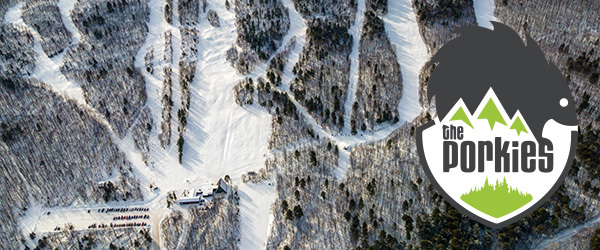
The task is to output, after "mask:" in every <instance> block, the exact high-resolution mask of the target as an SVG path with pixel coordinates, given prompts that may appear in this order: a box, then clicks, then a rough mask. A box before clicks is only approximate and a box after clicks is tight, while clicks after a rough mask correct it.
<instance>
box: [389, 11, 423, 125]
mask: <svg viewBox="0 0 600 250" xmlns="http://www.w3.org/2000/svg"><path fill="white" fill-rule="evenodd" d="M388 4H389V6H388V14H387V15H386V16H385V17H384V18H383V20H384V22H385V29H386V31H387V32H388V35H389V38H390V42H391V43H392V44H393V45H394V47H395V48H396V57H397V58H398V61H399V62H400V70H401V72H402V98H401V100H400V103H399V104H398V112H399V113H400V116H399V118H400V122H399V123H400V124H403V123H405V122H411V121H412V120H413V119H414V118H415V117H417V116H418V115H419V114H420V113H421V111H422V110H423V108H422V107H421V105H420V104H419V73H420V72H421V68H422V67H423V65H425V62H427V60H428V58H429V55H428V54H427V47H426V46H425V43H424V42H423V38H422V37H421V33H419V26H418V24H417V18H416V15H415V12H414V11H413V8H412V3H411V1H408V0H402V1H389V2H388Z"/></svg>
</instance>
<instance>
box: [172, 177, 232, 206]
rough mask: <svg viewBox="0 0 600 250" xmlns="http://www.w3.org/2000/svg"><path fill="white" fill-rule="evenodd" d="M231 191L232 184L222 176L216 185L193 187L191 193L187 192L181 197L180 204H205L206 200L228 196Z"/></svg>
mask: <svg viewBox="0 0 600 250" xmlns="http://www.w3.org/2000/svg"><path fill="white" fill-rule="evenodd" d="M230 193H231V186H229V185H228V184H227V183H226V182H225V180H223V179H222V178H221V179H219V181H218V182H217V185H216V186H206V187H201V188H197V189H192V192H191V193H189V194H186V196H185V197H181V198H179V199H178V202H179V204H180V205H204V203H205V202H211V201H212V199H221V198H226V197H228V196H229V194H230ZM188 195H189V196H188Z"/></svg>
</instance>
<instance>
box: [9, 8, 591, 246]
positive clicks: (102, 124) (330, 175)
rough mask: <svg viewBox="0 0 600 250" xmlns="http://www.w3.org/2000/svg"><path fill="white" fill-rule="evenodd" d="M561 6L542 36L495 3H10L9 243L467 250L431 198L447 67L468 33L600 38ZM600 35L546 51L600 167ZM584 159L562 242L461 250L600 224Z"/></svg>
mask: <svg viewBox="0 0 600 250" xmlns="http://www.w3.org/2000/svg"><path fill="white" fill-rule="evenodd" d="M534 2H536V3H537V1H534ZM529 4H533V3H529ZM540 4H541V5H544V4H542V3H540ZM556 5H557V6H556V7H552V8H548V12H545V11H541V10H537V9H536V8H535V6H529V5H528V4H525V7H527V8H530V9H532V10H531V13H533V14H531V15H527V17H525V18H524V19H523V18H520V17H519V15H520V14H518V13H520V11H519V10H518V9H515V8H518V7H515V3H512V2H510V1H500V2H494V1H491V0H485V1H467V0H457V1H449V0H448V1H446V0H444V1H438V2H436V1H428V0H417V1H408V0H400V1H390V0H326V1H319V0H306V1H305V0H189V1H188V0H107V1H104V0H9V1H2V2H0V14H1V15H2V16H0V31H1V34H0V50H1V51H2V53H0V69H1V71H0V114H1V116H0V123H1V124H0V125H1V126H0V139H1V140H0V155H1V157H0V166H1V170H2V171H0V172H2V177H1V180H2V181H1V182H0V191H2V192H3V193H4V194H7V195H5V196H3V198H1V199H0V200H1V203H0V207H1V208H2V209H1V210H2V212H0V217H2V219H0V222H2V223H0V232H2V234H0V244H1V245H2V246H4V247H5V248H9V249H22V248H29V249H31V248H36V247H39V248H41V249H46V248H47V249H54V248H59V249H62V248H72V247H80V248H84V247H90V248H92V249H107V248H110V249H112V248H125V249H188V248H189V249H215V248H217V249H219V248H223V249H230V248H234V249H265V248H269V249H288V247H289V248H291V249H304V248H308V249H338V248H357V247H365V248H367V247H374V248H385V247H388V248H391V249H399V248H412V247H421V248H427V247H428V246H429V245H428V244H430V243H431V244H434V243H440V244H442V245H444V243H442V242H445V243H446V245H447V244H449V243H448V242H451V241H450V240H447V239H446V237H449V236H448V234H447V233H445V232H441V231H440V230H441V229H440V225H441V224H440V222H439V221H440V218H439V216H453V215H454V213H453V212H452V208H451V207H447V206H446V205H445V204H444V203H443V201H442V199H441V198H440V196H439V195H438V194H437V193H436V192H435V190H433V188H432V187H431V186H430V183H429V181H428V180H427V179H426V177H425V175H424V173H423V171H422V168H421V166H420V163H419V159H418V156H417V155H416V146H415V139H414V131H415V128H416V127H418V126H420V125H421V124H424V123H426V122H427V121H429V120H431V119H439V118H436V114H435V107H433V106H430V103H428V102H427V100H426V98H424V97H425V96H427V95H426V86H427V83H428V77H429V74H430V73H431V71H432V70H433V68H432V66H431V65H428V64H427V61H428V59H429V58H430V56H431V55H432V53H435V51H437V49H439V48H440V47H441V46H442V45H443V44H444V42H445V41H447V40H449V39H452V38H453V36H454V35H452V34H451V31H452V30H453V29H454V28H456V27H460V26H463V25H470V24H479V25H481V26H485V27H491V24H490V23H489V21H495V20H501V21H503V20H506V21H507V22H510V23H511V24H512V25H513V26H520V28H523V27H524V28H523V29H530V30H532V31H533V34H536V35H537V37H536V38H539V37H540V35H539V34H545V33H544V32H546V31H545V30H544V28H540V27H543V25H541V24H539V23H542V22H543V21H544V20H547V19H548V17H547V15H551V16H561V17H562V16H566V17H568V20H572V22H569V23H567V24H564V25H570V26H569V27H570V28H569V30H577V28H576V27H575V26H576V24H574V23H577V25H578V24H579V23H582V20H588V19H587V18H588V17H589V20H597V15H596V14H597V13H593V12H589V13H588V12H585V13H584V14H582V15H583V16H584V17H581V16H575V17H572V16H570V15H557V14H556V13H555V12H558V13H563V14H564V13H565V12H568V13H570V12H571V11H572V9H577V8H580V7H569V6H568V5H561V4H556ZM588 5H590V6H588V7H589V8H588V9H595V8H594V7H597V6H595V5H593V4H591V3H590V4H588ZM572 6H579V5H577V4H572ZM577 10H579V9H577ZM552 11H554V12H552ZM579 12H581V11H579ZM498 13H499V14H500V15H499V16H498V17H496V16H495V15H497V14H498ZM548 13H550V14H548ZM582 13H583V12H582ZM511 18H516V19H515V20H513V19H511ZM519 18H520V19H519ZM594 18H596V19H594ZM530 20H533V21H530ZM590 23H594V24H596V25H595V26H594V25H592V26H593V27H592V26H590V27H591V28H587V29H589V30H592V31H593V30H594V29H595V28H597V26H598V25H597V24H598V23H600V22H590ZM525 24H527V26H526V25H525ZM596 30H597V29H596ZM592 31H589V32H587V33H585V32H584V33H585V34H577V36H576V37H578V39H576V40H568V39H567V38H561V37H560V36H556V34H554V33H552V34H553V35H552V39H549V38H547V37H542V38H543V39H546V40H544V43H543V44H549V45H547V46H543V49H545V50H546V51H545V52H546V53H550V54H551V55H552V57H551V59H552V60H556V61H559V62H560V63H558V65H560V67H561V69H563V70H565V71H566V72H568V75H569V81H574V83H573V84H575V85H573V86H575V87H573V91H574V93H579V94H578V96H577V97H576V98H575V99H576V100H577V102H578V104H577V105H578V107H579V108H578V110H580V116H581V117H582V119H583V120H584V121H589V122H586V123H585V124H584V123H582V124H580V125H581V126H580V127H586V129H585V131H586V133H585V136H583V137H582V138H581V140H582V141H583V142H584V143H586V144H585V145H589V146H588V148H594V147H595V146H594V145H596V144H594V143H595V142H596V141H597V139H598V138H597V132H594V131H595V130H594V128H597V123H596V122H593V121H595V120H597V119H596V116H597V115H595V114H596V113H595V111H594V109H593V107H595V105H594V103H596V101H597V100H596V99H597V96H598V95H597V92H598V91H597V87H596V85H594V84H592V83H589V82H593V81H594V79H595V80H596V81H597V80H598V79H597V78H598V77H597V75H598V73H599V72H597V70H596V68H597V67H595V66H597V61H598V59H597V55H596V54H597V53H598V51H600V50H599V49H596V50H593V49H591V50H584V49H582V48H585V46H591V47H597V46H598V42H597V41H596V40H597V39H596V38H597V34H596V33H593V32H592ZM579 38H581V39H579ZM594 39H596V40H594ZM580 41H582V42H580ZM594 42H595V45H594ZM561 44H562V46H561V47H560V48H559V45H561ZM555 47H556V48H555ZM556 50H559V52H556V53H558V54H555V51H556ZM548 51H549V52H548ZM584 52H585V53H584ZM581 53H583V54H582V55H581V56H580V57H577V56H579V54H581ZM569 59H570V60H569ZM549 60H550V59H549ZM563 61H564V62H563ZM503 101H504V100H503ZM459 106H460V105H459ZM459 106H457V107H459ZM457 109H458V108H457ZM500 110H501V109H500ZM464 111H465V112H466V113H465V115H464V116H463V118H464V117H466V118H464V119H463V121H458V120H455V121H452V122H453V123H461V122H465V123H466V120H468V121H469V122H470V123H471V124H472V125H475V126H481V127H485V126H487V124H488V123H487V122H486V121H485V120H480V119H477V118H476V116H477V115H479V113H481V111H472V112H473V113H470V112H469V111H468V110H464ZM501 113H502V112H501ZM510 115H511V116H509V114H504V113H503V114H502V118H503V119H504V121H505V123H506V128H505V129H507V130H509V131H510V132H513V133H514V132H515V131H516V130H518V133H519V134H517V133H515V135H517V136H522V137H523V138H526V137H527V138H529V137H528V136H532V135H531V133H527V131H529V127H528V126H527V123H526V119H527V117H521V116H520V114H519V113H517V114H514V115H513V114H510ZM448 119H449V118H448ZM517 119H519V121H520V122H521V123H522V124H521V125H522V126H515V128H517V129H514V130H511V127H513V126H511V125H513V124H515V123H516V122H517ZM588 123H589V125H588ZM581 152H582V153H581V155H578V157H579V158H578V159H579V160H578V164H579V165H577V169H578V171H579V172H576V173H575V174H574V175H573V176H574V177H573V178H571V179H567V181H566V184H565V187H564V188H563V189H561V190H562V191H560V196H559V197H557V198H555V199H554V200H553V202H554V203H552V204H549V205H547V206H546V207H543V208H541V209H542V210H543V211H542V212H540V213H545V212H548V214H550V213H552V214H550V215H548V216H546V214H543V215H540V216H539V217H542V219H539V221H536V222H535V223H533V222H532V223H531V224H532V225H533V224H536V223H537V224H541V225H544V226H543V228H541V229H539V230H538V229H537V227H536V228H533V229H532V228H525V226H523V232H521V234H519V237H521V238H520V239H527V240H529V241H527V242H528V243H523V244H522V245H518V244H517V245H515V244H516V243H514V242H515V241H514V240H513V239H512V238H506V237H508V236H505V235H504V234H503V233H502V232H500V231H496V230H490V229H488V228H483V226H481V228H480V225H478V224H476V223H475V222H473V221H471V220H468V219H465V218H462V217H461V218H459V219H456V218H457V217H447V218H444V219H445V220H447V221H453V220H454V219H456V220H458V221H461V222H460V223H463V224H462V227H460V228H461V231H460V232H457V233H452V235H454V236H456V234H460V235H459V236H460V237H459V238H460V239H458V238H457V240H452V244H454V243H456V244H459V243H458V242H459V241H460V244H462V245H461V246H463V247H473V248H490V247H496V246H500V245H502V244H504V243H505V242H511V243H510V244H513V245H510V247H517V248H518V247H530V246H532V245H533V243H532V242H536V241H535V240H540V239H546V238H547V236H545V234H544V236H535V235H540V232H552V233H555V232H558V231H560V230H562V229H564V228H566V227H568V226H571V225H575V224H578V223H579V224H581V223H582V222H584V221H585V220H586V219H589V218H590V216H596V215H598V214H599V213H600V211H598V210H597V209H596V210H594V209H591V208H593V207H594V206H596V207H597V205H598V204H599V203H598V199H597V196H594V194H597V193H598V186H599V185H600V182H598V181H597V180H595V179H594V177H595V176H597V175H598V173H597V172H594V170H593V168H591V167H590V166H593V164H594V162H596V161H595V160H594V159H595V158H593V157H595V155H596V154H595V153H596V152H595V151H592V152H588V151H581ZM578 180H581V181H582V183H579V181H578ZM586 181H587V182H586ZM585 183H587V184H585ZM584 186H585V190H586V191H585V192H582V191H580V190H582V188H584ZM565 197H566V198H565ZM555 204H556V205H557V206H559V208H556V209H554V205H555ZM585 208H587V209H588V210H585ZM559 213H560V215H559ZM586 216H588V217H586ZM554 217H556V218H557V219H556V221H555V220H554V219H553V218H554ZM595 221H596V222H597V220H595ZM457 223H458V222H457ZM554 225H556V226H554ZM438 231H440V232H439V234H438V235H440V236H439V237H438V238H433V237H432V236H431V235H429V234H428V233H427V232H431V233H432V234H435V233H437V232H438ZM513 231H514V230H513ZM513 231H511V232H513ZM467 234H469V235H471V236H473V237H475V238H476V239H475V240H474V241H469V238H468V237H467V236H465V235H467ZM515 234H516V233H515ZM566 235H572V233H571V232H567V233H563V234H561V235H559V236H560V237H561V238H564V237H566ZM454 236H453V237H454ZM469 237H470V236H469ZM487 237H489V240H488V238H487ZM503 237H504V238H503ZM515 237H516V236H515ZM544 237H546V238H544ZM542 245H548V243H547V242H543V243H542Z"/></svg>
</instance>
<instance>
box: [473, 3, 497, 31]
mask: <svg viewBox="0 0 600 250" xmlns="http://www.w3.org/2000/svg"><path fill="white" fill-rule="evenodd" d="M473 7H474V8H475V18H476V19H477V25H479V26H481V27H486V28H488V29H493V28H494V27H493V26H492V23H490V21H496V16H494V10H495V9H496V6H495V4H494V0H477V1H473Z"/></svg>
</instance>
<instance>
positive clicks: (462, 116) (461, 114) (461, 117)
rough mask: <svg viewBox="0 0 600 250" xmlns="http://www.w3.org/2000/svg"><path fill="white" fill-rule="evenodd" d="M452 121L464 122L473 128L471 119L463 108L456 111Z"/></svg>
mask: <svg viewBox="0 0 600 250" xmlns="http://www.w3.org/2000/svg"><path fill="white" fill-rule="evenodd" d="M450 121H463V122H464V123H465V124H467V125H469V127H471V128H473V124H471V121H470V120H469V117H468V116H467V114H466V113H465V110H463V108H462V107H460V108H459V109H458V110H457V111H456V113H454V115H453V116H452V118H450Z"/></svg>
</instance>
